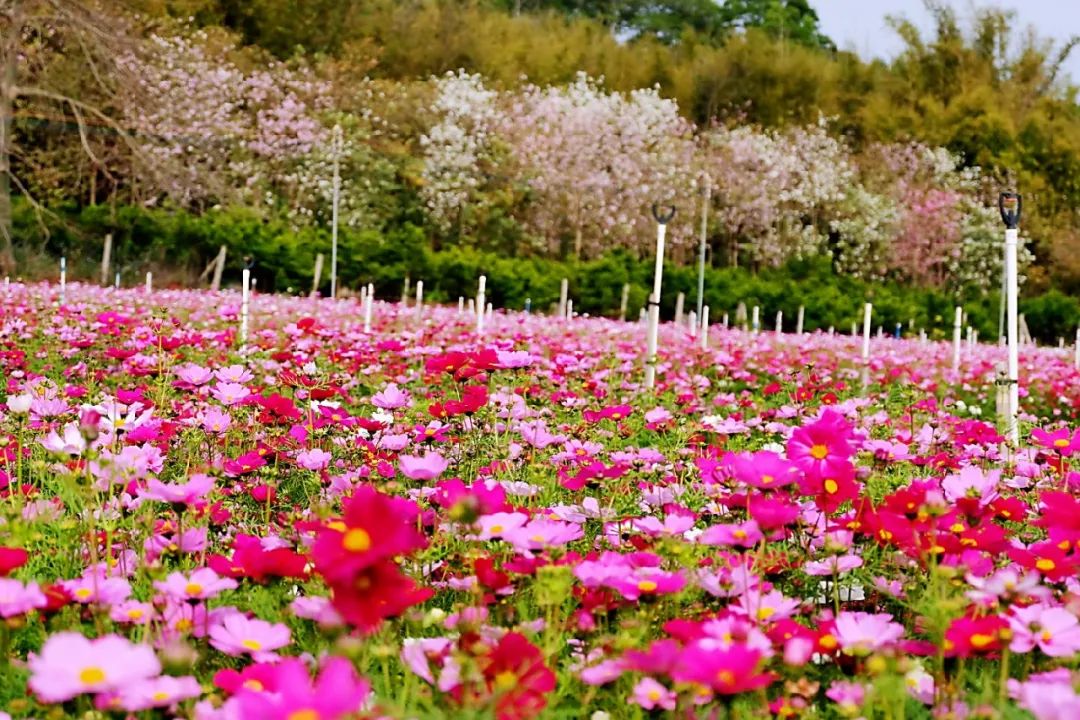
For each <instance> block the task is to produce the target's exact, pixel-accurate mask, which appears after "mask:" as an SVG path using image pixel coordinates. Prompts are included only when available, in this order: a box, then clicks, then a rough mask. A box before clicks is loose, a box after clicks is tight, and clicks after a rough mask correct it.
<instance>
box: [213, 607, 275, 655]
mask: <svg viewBox="0 0 1080 720" xmlns="http://www.w3.org/2000/svg"><path fill="white" fill-rule="evenodd" d="M291 639H292V635H291V633H290V632H289V628H288V626H286V625H283V624H281V623H269V622H266V621H265V620H259V619H258V618H249V617H248V616H246V615H244V614H243V613H239V612H234V613H231V614H229V615H227V616H226V617H224V618H222V619H221V620H220V621H219V622H218V623H216V624H215V625H213V626H211V628H210V644H211V645H213V646H214V647H215V648H217V649H218V650H220V651H221V652H223V653H225V654H226V655H232V656H234V657H237V656H240V655H251V657H252V658H253V659H254V660H255V661H256V662H274V661H275V660H277V659H278V655H277V653H275V652H273V651H274V650H277V649H278V648H283V647H285V646H286V645H288V644H289V642H290V641H291Z"/></svg>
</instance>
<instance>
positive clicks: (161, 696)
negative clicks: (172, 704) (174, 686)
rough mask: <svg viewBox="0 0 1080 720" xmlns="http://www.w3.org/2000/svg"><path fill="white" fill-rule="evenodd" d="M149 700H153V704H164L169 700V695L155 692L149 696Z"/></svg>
mask: <svg viewBox="0 0 1080 720" xmlns="http://www.w3.org/2000/svg"><path fill="white" fill-rule="evenodd" d="M150 699H151V700H153V701H154V702H165V701H166V700H168V699H169V693H167V692H160V691H159V692H156V693H154V694H153V695H151V696H150Z"/></svg>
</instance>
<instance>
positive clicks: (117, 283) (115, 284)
mask: <svg viewBox="0 0 1080 720" xmlns="http://www.w3.org/2000/svg"><path fill="white" fill-rule="evenodd" d="M113 289H114V290H119V289H120V273H119V272H117V273H116V275H115V276H114V277H113Z"/></svg>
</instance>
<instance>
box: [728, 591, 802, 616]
mask: <svg viewBox="0 0 1080 720" xmlns="http://www.w3.org/2000/svg"><path fill="white" fill-rule="evenodd" d="M799 604H800V603H799V601H798V600H794V599H792V598H788V597H784V594H783V593H781V592H780V591H779V590H772V591H770V592H767V593H763V592H761V590H758V589H753V590H747V591H746V592H745V593H744V594H743V596H742V597H740V598H739V601H738V602H737V603H736V604H734V605H732V606H731V609H732V610H733V611H735V612H738V613H740V614H742V615H745V616H746V617H748V618H751V619H756V620H758V621H759V622H769V623H772V622H776V621H777V620H784V619H786V618H789V617H791V616H792V615H793V614H794V613H795V611H796V610H798V609H799Z"/></svg>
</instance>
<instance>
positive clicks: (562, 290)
mask: <svg viewBox="0 0 1080 720" xmlns="http://www.w3.org/2000/svg"><path fill="white" fill-rule="evenodd" d="M569 293H570V281H569V280H568V279H566V278H563V279H562V282H561V283H559V317H560V318H566V300H567V297H568V295H569Z"/></svg>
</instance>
